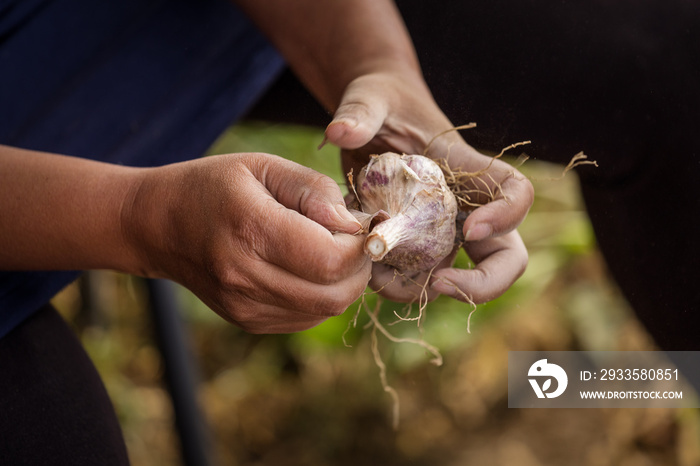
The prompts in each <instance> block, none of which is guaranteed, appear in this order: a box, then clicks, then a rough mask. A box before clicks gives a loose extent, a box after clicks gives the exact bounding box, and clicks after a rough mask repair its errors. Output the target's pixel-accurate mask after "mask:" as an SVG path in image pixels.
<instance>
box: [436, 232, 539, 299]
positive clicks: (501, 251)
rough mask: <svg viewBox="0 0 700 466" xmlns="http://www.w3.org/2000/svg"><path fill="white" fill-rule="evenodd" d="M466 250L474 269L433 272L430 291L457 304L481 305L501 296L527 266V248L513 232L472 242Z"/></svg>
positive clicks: (449, 269)
mask: <svg viewBox="0 0 700 466" xmlns="http://www.w3.org/2000/svg"><path fill="white" fill-rule="evenodd" d="M466 249H467V252H468V254H469V256H470V257H471V258H472V259H473V260H474V261H475V262H476V264H477V265H476V267H475V268H473V269H469V270H463V269H454V268H448V269H442V270H439V271H437V272H435V279H434V281H433V284H432V285H431V287H432V289H433V290H435V291H439V292H440V293H442V294H446V295H448V296H451V297H453V298H455V299H459V300H461V301H470V302H473V303H475V304H479V303H485V302H487V301H491V300H493V299H495V298H497V297H498V296H500V295H502V294H503V293H504V292H505V291H506V290H507V289H508V288H509V287H510V286H511V285H512V284H513V283H515V281H516V280H517V279H518V278H519V277H520V276H521V275H522V274H523V272H524V271H525V267H526V266H527V249H526V248H525V245H524V244H523V241H522V239H521V238H520V235H519V234H518V232H517V231H512V232H510V233H507V234H506V235H503V236H500V237H497V238H489V239H486V240H483V241H480V242H478V243H472V244H470V245H469V246H467V247H466Z"/></svg>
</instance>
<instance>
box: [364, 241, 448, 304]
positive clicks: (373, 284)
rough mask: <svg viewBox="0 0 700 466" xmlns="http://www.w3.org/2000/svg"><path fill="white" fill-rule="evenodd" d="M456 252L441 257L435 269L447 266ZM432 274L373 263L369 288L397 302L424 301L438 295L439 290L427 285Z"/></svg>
mask: <svg viewBox="0 0 700 466" xmlns="http://www.w3.org/2000/svg"><path fill="white" fill-rule="evenodd" d="M456 253H457V251H456V250H455V251H454V252H453V253H452V254H450V255H449V256H448V257H446V258H445V259H443V260H442V261H441V262H440V264H438V265H437V267H435V270H439V269H440V268H444V267H449V266H450V264H452V261H453V260H454V256H455V254H456ZM431 277H432V274H430V273H429V272H414V273H401V272H399V271H398V270H396V269H395V268H393V267H389V266H387V265H384V264H380V263H375V264H374V266H373V267H372V278H371V280H370V282H369V286H370V288H372V289H373V290H375V291H376V292H378V293H379V294H380V295H381V296H383V297H385V298H387V299H390V300H392V301H396V302H399V303H413V302H420V303H426V302H430V301H432V300H434V299H435V298H437V297H438V296H440V292H439V291H437V290H433V289H432V288H431V287H430V286H428V285H429V281H430V279H431Z"/></svg>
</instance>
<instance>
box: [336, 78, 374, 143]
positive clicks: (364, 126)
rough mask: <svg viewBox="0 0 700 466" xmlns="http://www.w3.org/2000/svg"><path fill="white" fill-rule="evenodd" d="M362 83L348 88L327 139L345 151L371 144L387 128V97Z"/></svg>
mask: <svg viewBox="0 0 700 466" xmlns="http://www.w3.org/2000/svg"><path fill="white" fill-rule="evenodd" d="M383 94H384V93H383V92H382V90H381V89H380V88H378V87H377V86H375V85H372V86H370V85H365V84H364V81H363V80H362V79H358V80H356V81H353V82H352V83H350V85H349V86H348V88H347V90H346V91H345V94H343V98H342V99H341V101H340V105H339V106H338V109H337V110H336V112H335V115H334V116H333V121H332V122H331V123H330V124H329V125H328V127H327V128H326V139H327V140H328V141H329V142H331V143H333V144H335V145H336V146H338V147H341V148H344V149H357V148H359V147H362V146H364V145H366V144H367V143H369V142H370V141H371V140H372V138H374V136H375V135H376V134H377V132H378V131H379V129H380V128H381V127H382V125H383V124H384V120H385V119H386V117H387V113H388V105H387V101H386V99H385V95H383Z"/></svg>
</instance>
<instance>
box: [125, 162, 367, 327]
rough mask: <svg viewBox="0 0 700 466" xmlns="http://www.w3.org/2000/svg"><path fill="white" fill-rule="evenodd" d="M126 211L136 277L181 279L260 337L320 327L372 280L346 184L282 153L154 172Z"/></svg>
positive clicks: (146, 176) (144, 178) (148, 173)
mask: <svg viewBox="0 0 700 466" xmlns="http://www.w3.org/2000/svg"><path fill="white" fill-rule="evenodd" d="M124 212H125V214H124V215H123V218H124V221H123V227H122V228H123V229H124V231H125V232H126V236H127V238H129V239H128V241H129V242H130V243H131V244H132V247H133V248H134V249H135V250H136V251H138V256H139V257H140V261H139V262H140V264H141V270H139V271H136V273H140V274H141V275H145V276H152V277H163V278H169V279H172V280H174V281H177V282H179V283H181V284H182V285H184V286H185V287H187V288H189V289H190V290H191V291H193V292H194V293H195V294H196V295H197V296H198V297H199V298H200V299H202V301H203V302H204V303H206V304H207V305H208V306H209V307H211V308H212V309H213V310H214V311H216V312H217V313H218V314H219V315H221V316H222V317H223V318H224V319H226V320H228V321H229V322H232V323H234V324H236V325H238V326H239V327H241V328H243V329H244V330H246V331H248V332H251V333H287V332H296V331H300V330H304V329H307V328H310V327H313V326H315V325H317V324H319V323H321V322H322V321H324V320H325V319H326V318H328V317H330V316H334V315H338V314H340V313H342V312H343V311H344V310H345V309H346V308H347V307H348V306H349V305H350V304H351V303H352V302H353V301H354V300H355V299H357V298H358V297H359V296H360V295H361V294H362V292H363V291H364V289H365V287H366V286H367V282H368V280H369V275H370V270H371V265H370V264H371V262H370V260H369V258H368V257H367V255H366V254H365V253H364V252H363V239H364V238H363V237H362V236H353V233H356V232H357V231H358V230H359V229H360V225H359V224H358V223H357V221H356V220H354V218H353V217H352V215H350V213H349V212H348V211H347V210H346V209H345V203H344V202H343V197H342V195H341V192H340V190H339V188H338V186H337V184H336V183H335V182H334V181H332V180H331V179H330V178H328V177H326V176H324V175H321V174H320V173H317V172H315V171H313V170H311V169H309V168H306V167H303V166H301V165H298V164H296V163H293V162H291V161H288V160H285V159H282V158H280V157H277V156H273V155H268V154H230V155H222V156H215V157H206V158H203V159H200V160H195V161H190V162H184V163H179V164H173V165H168V166H165V167H159V168H153V169H148V170H146V171H145V172H144V175H143V176H142V179H141V182H140V185H139V188H138V189H137V190H136V191H135V194H134V196H133V198H132V201H131V202H130V203H129V204H128V205H127V207H126V208H125V209H124Z"/></svg>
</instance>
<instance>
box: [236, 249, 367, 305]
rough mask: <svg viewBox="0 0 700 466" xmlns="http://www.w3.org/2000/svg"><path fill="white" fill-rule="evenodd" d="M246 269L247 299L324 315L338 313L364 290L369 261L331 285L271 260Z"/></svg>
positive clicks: (245, 291)
mask: <svg viewBox="0 0 700 466" xmlns="http://www.w3.org/2000/svg"><path fill="white" fill-rule="evenodd" d="M248 273H249V276H250V278H251V283H253V284H254V286H252V287H250V288H248V289H247V290H244V293H245V294H246V296H247V298H248V299H250V300H252V301H255V302H259V303H263V304H268V305H274V306H277V307H280V308H283V309H287V310H289V311H290V312H295V313H298V314H299V315H301V316H305V317H309V316H313V317H324V318H325V317H331V316H337V315H340V314H342V313H343V312H345V310H346V309H347V307H348V306H349V305H350V304H352V303H353V302H354V301H355V300H357V298H359V297H360V296H361V295H362V293H364V291H365V289H366V288H367V282H368V281H369V278H370V273H371V262H370V261H367V262H366V263H365V264H364V266H363V267H362V268H361V269H360V270H358V271H357V272H356V273H354V274H352V275H349V276H348V277H346V278H344V279H343V280H340V281H338V282H336V283H333V284H331V285H321V284H318V283H313V282H309V281H307V280H304V279H302V278H300V277H298V276H295V275H293V274H291V273H290V272H288V271H286V270H284V269H281V268H280V267H277V266H275V265H274V264H265V263H263V264H260V265H259V266H258V267H255V269H251V270H249V272H248Z"/></svg>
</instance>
